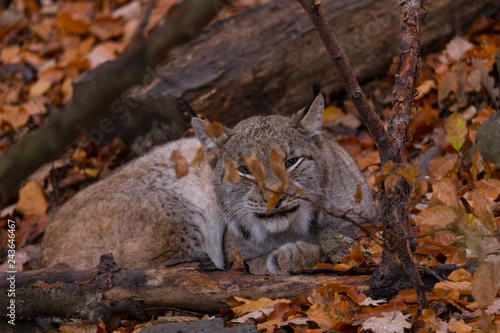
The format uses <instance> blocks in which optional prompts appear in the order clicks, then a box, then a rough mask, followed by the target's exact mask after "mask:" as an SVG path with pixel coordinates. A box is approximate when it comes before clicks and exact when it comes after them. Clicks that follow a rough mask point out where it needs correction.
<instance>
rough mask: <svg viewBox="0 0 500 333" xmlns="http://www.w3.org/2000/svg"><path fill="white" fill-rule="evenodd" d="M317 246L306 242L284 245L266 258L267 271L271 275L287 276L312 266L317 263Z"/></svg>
mask: <svg viewBox="0 0 500 333" xmlns="http://www.w3.org/2000/svg"><path fill="white" fill-rule="evenodd" d="M318 255H319V247H318V245H314V244H309V243H306V242H295V243H286V244H284V245H282V246H281V247H280V248H279V249H277V250H274V251H273V252H271V253H270V254H269V256H268V257H267V269H268V270H269V272H270V273H271V274H273V275H288V272H299V271H302V270H304V269H307V268H310V267H312V266H314V265H315V264H316V263H317V262H318Z"/></svg>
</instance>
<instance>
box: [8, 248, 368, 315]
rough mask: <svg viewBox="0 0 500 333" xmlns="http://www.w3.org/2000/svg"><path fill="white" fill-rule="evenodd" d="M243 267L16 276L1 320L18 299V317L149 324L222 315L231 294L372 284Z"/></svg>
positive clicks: (104, 262) (101, 268)
mask: <svg viewBox="0 0 500 333" xmlns="http://www.w3.org/2000/svg"><path fill="white" fill-rule="evenodd" d="M240 258H241V257H240ZM236 262H238V260H236ZM239 262H240V264H239V265H238V264H236V265H235V266H233V268H232V269H231V270H229V271H222V270H211V271H208V270H204V269H203V268H202V265H200V264H199V263H192V262H191V263H182V264H178V265H175V266H171V267H165V268H155V269H135V270H127V269H123V268H120V267H119V266H118V265H117V264H116V263H115V261H114V259H113V256H112V255H103V256H102V257H101V263H100V264H99V265H98V266H96V267H95V268H94V269H90V270H75V269H72V268H70V267H69V266H68V265H66V264H57V265H54V266H51V267H47V268H43V269H37V270H32V271H25V272H18V273H16V274H15V284H16V288H15V298H9V297H5V296H4V297H0V315H1V317H2V318H8V317H6V314H7V311H8V309H7V306H8V305H9V304H8V302H9V300H10V299H15V300H16V303H15V304H16V309H15V313H16V318H25V319H30V318H33V317H48V316H58V317H71V318H76V317H78V318H85V319H88V320H91V321H92V322H97V321H98V318H101V319H102V320H103V321H104V322H106V321H108V320H109V318H110V317H111V315H112V314H127V315H131V316H134V317H136V318H139V319H142V320H147V319H148V318H149V315H150V313H151V312H152V311H158V310H166V309H172V308H175V309H183V310H192V311H196V312H210V313H214V312H218V311H220V310H221V309H223V308H224V307H227V306H226V305H225V303H224V301H225V300H226V299H227V297H229V296H233V295H237V296H239V297H246V298H251V299H258V298H262V297H267V298H271V299H276V298H289V299H293V298H295V297H297V296H301V295H306V294H308V293H309V292H311V291H312V290H313V289H315V288H320V287H323V286H324V285H325V284H326V283H328V282H337V283H340V284H342V285H349V286H350V285H357V286H361V285H363V284H365V283H366V282H367V280H368V276H344V277H339V276H331V275H326V274H317V275H316V274H314V275H290V276H258V275H251V274H249V273H247V271H246V269H245V267H244V266H243V264H242V261H239ZM10 275H11V274H5V273H2V274H0V289H1V290H5V291H6V292H7V291H8V290H9V289H10V281H9V280H7V278H8V277H9V276H10Z"/></svg>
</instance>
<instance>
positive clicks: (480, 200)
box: [471, 191, 496, 231]
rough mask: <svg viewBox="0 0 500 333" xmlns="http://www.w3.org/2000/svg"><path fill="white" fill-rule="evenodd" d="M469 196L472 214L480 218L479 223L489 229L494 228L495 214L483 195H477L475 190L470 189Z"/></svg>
mask: <svg viewBox="0 0 500 333" xmlns="http://www.w3.org/2000/svg"><path fill="white" fill-rule="evenodd" d="M471 196H472V207H473V208H474V215H475V216H477V218H478V219H480V220H481V223H483V225H484V226H485V227H486V228H488V229H489V230H491V231H493V230H495V227H496V226H495V216H494V215H493V211H492V208H491V207H490V205H489V204H488V202H487V201H486V198H485V197H484V195H478V194H477V193H476V192H475V191H472V193H471Z"/></svg>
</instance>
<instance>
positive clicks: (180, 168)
mask: <svg viewBox="0 0 500 333" xmlns="http://www.w3.org/2000/svg"><path fill="white" fill-rule="evenodd" d="M170 160H171V161H172V162H174V166H175V177H176V178H177V179H179V178H182V177H184V176H185V175H187V174H188V171H189V165H188V163H187V161H186V159H185V158H184V156H182V155H181V153H180V152H179V151H178V150H174V151H172V155H170Z"/></svg>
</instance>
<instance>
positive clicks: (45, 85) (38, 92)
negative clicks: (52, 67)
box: [30, 79, 51, 98]
mask: <svg viewBox="0 0 500 333" xmlns="http://www.w3.org/2000/svg"><path fill="white" fill-rule="evenodd" d="M50 86H51V83H50V81H47V80H45V79H40V80H38V81H37V82H35V83H34V84H33V85H32V86H31V87H30V97H31V98H33V97H37V96H42V95H43V94H45V93H46V92H47V91H48V90H49V89H50Z"/></svg>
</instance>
